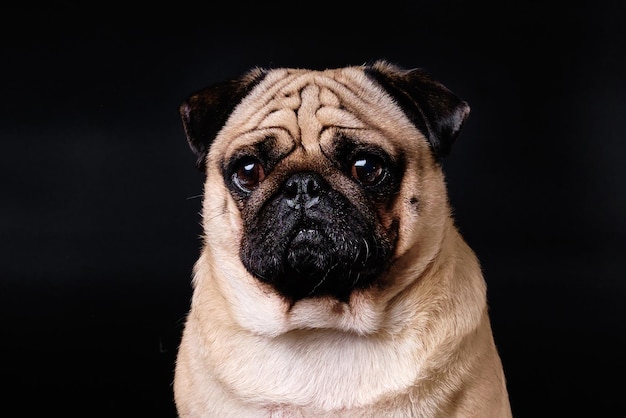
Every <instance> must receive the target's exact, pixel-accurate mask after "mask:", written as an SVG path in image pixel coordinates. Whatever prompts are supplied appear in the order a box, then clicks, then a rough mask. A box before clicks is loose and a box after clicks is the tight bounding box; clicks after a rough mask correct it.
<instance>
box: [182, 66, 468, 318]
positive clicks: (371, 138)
mask: <svg viewBox="0 0 626 418" xmlns="http://www.w3.org/2000/svg"><path fill="white" fill-rule="evenodd" d="M468 112H469V107H468V106H467V104H466V103H465V102H464V101H462V100H461V99H460V98H458V97H457V96H456V95H454V94H453V93H452V92H450V91H449V90H448V89H447V88H446V87H444V86H443V85H442V84H441V83H439V82H437V81H435V80H433V79H432V78H431V77H430V76H429V75H428V74H426V73H425V72H424V71H422V70H420V69H415V70H403V69H400V68H398V67H396V66H393V65H391V64H388V63H386V62H382V61H379V62H376V63H374V64H372V65H367V66H358V67H346V68H340V69H334V70H325V71H312V70H303V69H273V70H263V69H255V70H253V71H251V72H249V73H248V74H246V75H245V76H243V77H241V78H239V79H236V80H233V81H230V82H226V83H222V84H219V85H214V86H210V87H207V88H205V89H203V90H200V91H198V92H197V93H195V94H193V95H192V96H191V97H189V98H188V99H187V100H186V101H185V102H184V103H183V104H182V105H181V107H180V113H181V116H182V120H183V124H184V128H185V133H186V135H187V138H188V141H189V144H190V145H191V148H192V149H193V151H194V152H195V153H196V155H197V157H198V160H197V165H198V167H199V168H200V169H201V170H202V171H204V172H205V173H206V175H207V178H206V184H205V190H204V204H203V225H204V232H205V250H204V252H205V254H206V255H207V257H209V258H210V263H211V264H212V267H211V268H212V269H213V270H214V271H217V275H218V276H222V277H228V279H224V281H225V282H229V283H228V284H226V285H225V286H230V288H231V290H229V291H228V293H232V292H235V290H234V289H235V288H236V289H240V290H241V289H242V288H244V287H248V289H246V292H248V293H249V294H250V292H254V291H253V290H251V289H249V288H250V287H254V288H255V289H256V290H258V289H263V290H262V292H263V294H265V295H271V296H272V297H276V298H279V299H281V300H282V301H284V302H285V303H286V304H287V305H288V306H289V307H290V308H291V307H293V306H294V305H296V304H298V303H299V302H300V303H304V304H307V303H308V304H315V303H316V302H315V301H318V302H319V303H326V302H327V301H329V300H332V301H334V302H333V303H344V304H349V303H350V300H351V298H354V297H355V295H359V294H360V295H362V294H367V293H368V292H369V293H370V294H374V293H376V292H380V291H383V290H384V289H396V290H399V289H400V288H401V287H402V286H404V285H406V284H407V283H406V282H407V281H409V280H410V277H411V276H414V275H415V274H416V273H417V272H418V271H417V270H419V268H421V267H419V266H423V265H425V264H426V263H427V261H428V258H429V257H430V258H432V256H433V254H434V252H435V251H436V246H437V243H438V242H440V240H441V235H442V228H443V225H444V223H445V222H444V221H445V219H447V218H448V217H449V210H448V206H447V198H446V192H445V185H444V181H443V174H442V171H441V167H440V164H439V159H440V158H442V157H443V156H445V155H446V154H447V153H448V151H449V149H450V146H451V144H452V143H453V141H454V140H455V138H456V137H457V135H458V134H459V132H460V130H461V128H462V126H463V123H464V121H465V119H466V117H467V115H468ZM408 253H411V258H410V259H408V260H406V261H401V260H400V259H401V258H402V257H403V256H404V255H407V254H408ZM205 262H208V261H206V260H205ZM400 266H402V267H400ZM394 269H395V270H394ZM392 272H393V274H392ZM233 281H238V283H236V284H233V283H232V282H233ZM255 294H256V293H255ZM320 301H326V302H320ZM372 303H374V304H375V303H376V302H375V301H372Z"/></svg>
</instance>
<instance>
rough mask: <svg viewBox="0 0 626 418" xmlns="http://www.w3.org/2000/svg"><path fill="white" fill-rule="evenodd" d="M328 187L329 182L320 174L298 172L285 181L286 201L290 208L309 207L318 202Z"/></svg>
mask: <svg viewBox="0 0 626 418" xmlns="http://www.w3.org/2000/svg"><path fill="white" fill-rule="evenodd" d="M327 188H328V183H326V181H324V179H323V178H322V177H321V176H320V175H319V174H316V173H311V172H305V173H296V174H294V175H293V176H291V177H290V178H289V179H288V180H287V181H286V182H285V189H284V196H285V201H286V202H287V205H288V206H289V207H290V208H293V209H300V208H301V207H303V206H304V208H305V209H308V208H310V207H312V206H315V205H316V204H317V202H318V201H319V197H320V194H321V193H322V192H323V191H324V190H325V189H327Z"/></svg>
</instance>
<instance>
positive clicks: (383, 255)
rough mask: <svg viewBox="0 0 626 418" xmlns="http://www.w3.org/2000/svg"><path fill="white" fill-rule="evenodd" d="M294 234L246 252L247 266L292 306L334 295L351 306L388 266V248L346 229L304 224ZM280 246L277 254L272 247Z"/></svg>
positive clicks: (368, 235) (261, 243) (276, 250)
mask: <svg viewBox="0 0 626 418" xmlns="http://www.w3.org/2000/svg"><path fill="white" fill-rule="evenodd" d="M291 231H293V232H291V233H289V234H285V235H284V236H282V237H280V238H276V237H275V236H274V235H276V234H268V235H272V237H271V238H268V237H267V236H266V239H264V240H262V241H257V245H258V246H257V247H255V248H251V247H249V246H248V247H245V246H244V248H247V249H248V251H247V252H246V253H243V254H242V261H243V262H244V265H245V266H246V267H247V269H248V271H250V272H251V273H252V274H253V275H254V276H255V277H256V278H257V279H259V280H260V281H262V282H265V283H268V284H270V285H271V286H272V287H273V288H274V289H275V290H276V291H277V292H278V293H280V294H281V295H282V296H284V297H286V298H287V299H290V300H292V301H297V300H300V299H304V298H307V297H319V296H331V297H335V298H337V299H339V300H342V301H347V300H348V299H349V297H350V294H351V293H352V291H354V290H355V289H361V288H366V287H369V286H371V285H372V283H373V282H374V280H375V279H376V278H377V277H378V276H379V275H380V274H381V272H382V271H383V270H384V269H386V267H387V259H388V255H389V251H390V249H389V248H390V247H389V245H388V243H386V242H385V241H384V240H383V239H380V238H377V237H376V236H375V235H374V234H359V233H358V232H355V231H354V230H352V229H350V228H347V227H346V226H342V225H336V224H331V225H319V224H318V225H313V224H311V223H307V224H306V225H305V224H300V225H298V226H297V227H295V228H293V229H291ZM272 245H273V246H274V248H273V249H271V250H270V248H271V247H272Z"/></svg>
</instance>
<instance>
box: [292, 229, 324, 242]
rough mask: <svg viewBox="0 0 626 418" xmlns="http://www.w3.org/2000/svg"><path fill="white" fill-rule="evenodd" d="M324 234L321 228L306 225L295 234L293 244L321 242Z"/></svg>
mask: <svg viewBox="0 0 626 418" xmlns="http://www.w3.org/2000/svg"><path fill="white" fill-rule="evenodd" d="M321 239H322V234H321V232H320V230H319V229H316V228H311V227H304V228H300V229H298V232H296V234H295V235H294V236H293V238H292V240H291V245H292V246H293V245H298V244H302V243H305V242H307V243H319V242H321Z"/></svg>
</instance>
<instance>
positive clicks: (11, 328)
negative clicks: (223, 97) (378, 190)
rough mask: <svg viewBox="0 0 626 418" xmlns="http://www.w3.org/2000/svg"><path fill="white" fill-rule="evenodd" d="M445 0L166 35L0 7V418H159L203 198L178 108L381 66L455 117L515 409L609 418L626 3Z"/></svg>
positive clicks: (237, 21)
mask: <svg viewBox="0 0 626 418" xmlns="http://www.w3.org/2000/svg"><path fill="white" fill-rule="evenodd" d="M458 3H459V4H455V2H439V3H438V4H439V5H436V4H429V5H421V4H419V3H418V2H414V3H406V4H404V5H394V4H392V3H389V2H385V3H384V4H374V5H371V4H370V5H368V4H366V3H359V4H358V5H355V6H352V7H354V11H353V12H351V13H349V12H346V11H345V10H344V11H341V10H337V8H338V7H339V4H340V3H330V4H325V5H323V4H322V3H300V4H299V5H298V4H297V3H293V4H291V5H290V6H289V7H288V6H285V7H284V8H282V12H280V14H278V15H270V14H268V13H263V12H264V9H265V6H262V5H257V6H254V7H251V6H244V5H234V7H230V6H233V4H229V5H227V6H228V9H227V10H221V11H215V10H213V11H212V12H203V11H201V10H200V9H198V10H191V9H189V10H182V12H183V13H184V14H185V19H186V20H185V21H184V22H180V23H184V25H179V26H178V27H172V26H169V25H166V24H157V23H158V22H157V21H156V19H153V18H150V17H149V14H146V15H145V16H139V15H137V16H133V17H129V19H128V24H124V25H120V24H118V23H116V24H115V25H113V22H112V21H110V22H109V23H111V26H109V27H106V26H104V25H95V24H94V23H93V22H92V20H93V19H95V18H102V16H101V15H99V13H100V12H101V11H100V10H98V9H93V10H91V9H90V10H87V9H85V10H83V11H78V16H76V17H73V16H74V15H73V14H72V13H76V11H75V10H70V9H67V10H65V9H57V10H54V11H45V12H43V13H41V12H39V13H37V14H36V15H35V14H33V13H32V12H31V11H28V10H26V9H22V10H15V9H13V10H5V11H4V14H3V18H4V22H5V25H4V26H3V29H2V32H1V34H2V39H1V41H0V42H1V45H2V47H1V50H0V53H1V62H2V65H1V66H0V94H1V103H0V106H1V113H0V140H1V150H0V186H1V189H0V191H1V195H0V202H1V203H0V215H1V216H0V245H1V247H0V249H1V251H0V315H1V316H0V318H1V321H2V322H1V324H2V328H1V331H0V335H1V336H2V340H1V341H0V343H1V344H0V345H1V350H2V357H1V358H0V361H1V362H2V373H1V376H2V381H3V383H4V385H3V387H4V389H2V390H1V392H0V393H2V398H3V399H4V401H3V403H2V405H3V407H6V408H9V409H13V410H18V411H20V412H19V413H17V414H15V416H41V413H42V412H44V411H48V412H54V413H58V414H59V415H61V416H120V417H122V416H123V417H126V416H129V417H130V416H146V417H148V416H149V417H161V416H162V417H173V416H174V415H175V412H174V408H173V402H172V394H171V382H172V371H173V367H174V359H175V352H176V349H177V344H178V342H179V338H180V331H181V329H182V328H181V326H182V320H183V318H184V315H185V313H186V310H187V308H188V305H189V299H190V296H191V287H190V277H191V269H192V266H193V263H194V261H195V259H196V257H197V255H198V252H199V247H200V239H199V235H200V232H201V231H200V227H199V222H200V217H199V211H200V202H201V200H200V198H199V195H200V194H201V192H202V181H203V178H202V175H201V174H200V173H199V172H197V171H196V169H195V167H194V161H195V157H194V156H193V155H192V153H191V151H190V150H189V148H188V146H187V143H186V140H185V138H184V134H183V131H182V125H181V123H180V120H179V118H178V114H177V107H178V104H179V103H180V102H181V101H182V100H183V99H184V98H185V97H186V96H187V95H188V94H189V93H191V92H192V91H194V90H196V89H198V88H200V87H203V86H205V85H207V84H210V83H213V82H216V81H221V80H223V79H225V78H229V77H231V76H236V75H239V74H240V73H242V72H243V71H245V70H247V69H249V68H251V67H252V66H256V65H260V66H272V67H277V66H311V67H315V68H324V67H335V66H342V65H346V64H362V63H364V62H367V61H371V60H373V59H376V58H386V59H388V60H390V61H393V62H396V63H398V64H400V65H403V66H405V67H423V68H425V69H427V70H428V71H430V72H431V73H433V74H434V75H435V76H436V78H438V79H440V80H441V81H443V82H444V83H445V84H446V85H447V86H448V87H450V88H451V89H452V90H453V91H455V92H456V93H457V94H459V95H460V96H461V97H463V98H464V99H465V100H467V101H468V102H469V103H470V105H471V108H472V112H471V115H470V118H469V120H468V123H467V125H466V128H465V130H464V131H463V133H462V135H461V137H460V138H459V140H458V142H457V143H456V145H455V147H454V148H453V152H452V154H451V155H450V157H449V158H447V159H446V160H445V162H444V168H445V170H446V173H447V179H448V186H449V191H450V200H451V202H452V205H453V207H454V211H455V217H456V219H457V223H458V225H459V228H460V229H461V231H462V233H463V234H464V236H465V237H466V239H467V241H468V242H469V243H470V244H471V246H472V247H473V248H474V249H475V251H476V253H477V254H478V256H479V258H480V259H481V261H482V264H483V268H484V273H485V277H486V280H487V283H488V286H489V293H488V295H489V303H490V306H491V315H492V322H493V328H494V333H495V338H496V342H497V345H498V347H499V349H500V353H501V356H502V359H503V363H504V367H505V371H506V375H507V378H508V384H509V391H510V398H511V402H512V406H513V411H514V414H515V415H516V416H517V417H530V416H532V417H539V416H569V415H570V414H573V413H578V414H584V413H591V415H592V416H617V415H618V414H619V413H621V414H624V413H625V411H624V409H625V407H624V403H623V400H622V396H623V395H622V393H623V390H624V383H623V375H624V373H625V372H626V367H625V361H624V356H623V353H624V352H625V349H626V333H625V328H624V321H625V320H626V310H625V306H624V298H625V296H626V284H625V281H624V279H626V274H625V268H626V262H625V260H624V257H625V252H626V219H625V216H624V215H625V213H626V168H625V164H624V159H625V157H626V143H625V141H624V135H625V132H626V83H625V81H624V77H625V74H626V61H625V53H626V36H625V34H626V30H624V24H625V23H626V20H625V19H624V18H625V17H626V14H625V12H626V7H625V6H624V5H625V4H626V3H624V2H618V1H615V2H614V3H605V2H601V1H596V2H593V3H592V2H589V3H587V4H581V3H580V2H575V3H563V2H558V3H559V4H560V5H556V4H555V5H553V6H552V5H550V3H548V2H543V3H536V4H533V3H527V2H515V3H506V2H505V3H499V6H490V7H487V6H484V7H479V4H478V3H476V2H458ZM575 4H577V5H575ZM184 7H189V6H188V5H186V6H184ZM213 7H215V6H213ZM368 7H369V8H370V9H366V8H368ZM52 12H54V13H52ZM80 13H83V14H82V15H80ZM119 13H120V15H121V14H123V13H122V12H119ZM124 13H126V12H124ZM63 16H65V18H64V19H61V17H63ZM189 19H193V22H191V21H189ZM100 20H102V21H105V20H104V19H100ZM167 21H168V22H172V25H173V23H174V18H173V16H172V17H170V18H169V19H168V20H167ZM77 22H78V23H77ZM199 22H200V23H202V25H200V23H199ZM144 23H150V29H145V26H142V24H144ZM196 25H198V26H199V27H196Z"/></svg>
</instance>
